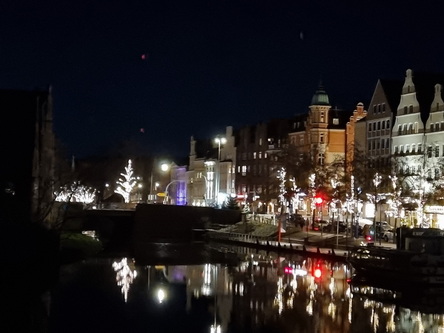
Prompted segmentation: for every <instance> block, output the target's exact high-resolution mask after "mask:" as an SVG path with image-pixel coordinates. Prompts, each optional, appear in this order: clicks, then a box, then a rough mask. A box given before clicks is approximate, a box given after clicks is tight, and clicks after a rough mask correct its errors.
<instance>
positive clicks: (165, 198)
mask: <svg viewBox="0 0 444 333" xmlns="http://www.w3.org/2000/svg"><path fill="white" fill-rule="evenodd" d="M174 183H179V181H178V180H173V181H171V182H169V183H168V184H167V186H166V187H165V197H164V199H163V203H164V204H167V203H168V189H169V187H170V185H171V184H174Z"/></svg>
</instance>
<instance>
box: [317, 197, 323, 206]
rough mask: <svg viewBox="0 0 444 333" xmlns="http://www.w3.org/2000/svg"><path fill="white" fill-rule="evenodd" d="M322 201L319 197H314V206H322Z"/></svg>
mask: <svg viewBox="0 0 444 333" xmlns="http://www.w3.org/2000/svg"><path fill="white" fill-rule="evenodd" d="M323 201H324V200H323V199H322V198H321V197H315V203H316V205H320V204H322V202H323Z"/></svg>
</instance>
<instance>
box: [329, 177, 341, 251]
mask: <svg viewBox="0 0 444 333" xmlns="http://www.w3.org/2000/svg"><path fill="white" fill-rule="evenodd" d="M330 181H331V187H333V190H334V191H333V200H332V201H333V205H332V213H333V219H332V220H333V221H332V222H333V223H332V225H333V226H334V222H335V213H336V212H337V207H336V200H337V191H336V189H337V187H338V185H339V181H338V180H337V179H336V177H335V178H332V179H331V180H330ZM338 242H339V216H338V220H337V221H336V247H338V245H339V244H338Z"/></svg>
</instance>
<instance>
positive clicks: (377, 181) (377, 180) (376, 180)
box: [373, 172, 382, 242]
mask: <svg viewBox="0 0 444 333" xmlns="http://www.w3.org/2000/svg"><path fill="white" fill-rule="evenodd" d="M381 181H382V177H381V175H380V174H379V173H378V172H377V173H375V176H374V177H373V184H374V185H375V213H374V216H373V232H374V233H375V234H374V240H375V241H376V236H377V234H378V233H377V232H376V210H377V208H378V198H377V196H378V186H379V184H381ZM379 241H380V242H381V239H379Z"/></svg>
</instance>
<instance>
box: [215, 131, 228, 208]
mask: <svg viewBox="0 0 444 333" xmlns="http://www.w3.org/2000/svg"><path fill="white" fill-rule="evenodd" d="M214 142H216V143H217V181H216V200H217V204H218V205H219V192H220V178H221V177H220V171H221V170H220V157H221V156H220V147H221V145H224V144H226V143H227V139H226V138H224V137H221V136H217V137H216V138H215V139H214Z"/></svg>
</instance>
